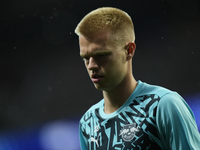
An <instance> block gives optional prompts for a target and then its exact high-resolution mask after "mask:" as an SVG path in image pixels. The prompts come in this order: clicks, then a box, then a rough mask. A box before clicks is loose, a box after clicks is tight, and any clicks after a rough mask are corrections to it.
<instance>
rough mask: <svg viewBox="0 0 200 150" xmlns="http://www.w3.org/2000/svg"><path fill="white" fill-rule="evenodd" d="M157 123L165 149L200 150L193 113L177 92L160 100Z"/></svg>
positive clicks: (199, 137) (199, 138) (199, 135)
mask: <svg viewBox="0 0 200 150" xmlns="http://www.w3.org/2000/svg"><path fill="white" fill-rule="evenodd" d="M156 123H157V126H158V134H159V135H160V138H161V141H162V143H163V146H164V147H165V149H170V150H183V149H185V150H186V149H187V150H200V134H199V131H198V128H197V125H196V122H195V118H194V115H193V112H192V110H191V109H190V107H189V106H188V104H187V103H186V102H185V100H184V99H183V98H182V97H181V96H180V95H178V94H177V93H176V92H172V93H168V94H166V95H165V96H163V97H162V98H161V99H160V101H159V104H158V107H157V116H156Z"/></svg>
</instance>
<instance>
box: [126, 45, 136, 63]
mask: <svg viewBox="0 0 200 150" xmlns="http://www.w3.org/2000/svg"><path fill="white" fill-rule="evenodd" d="M135 48H136V45H135V43H134V42H129V43H128V44H126V51H127V52H126V54H127V58H126V60H130V59H131V58H132V57H133V55H134V53H135Z"/></svg>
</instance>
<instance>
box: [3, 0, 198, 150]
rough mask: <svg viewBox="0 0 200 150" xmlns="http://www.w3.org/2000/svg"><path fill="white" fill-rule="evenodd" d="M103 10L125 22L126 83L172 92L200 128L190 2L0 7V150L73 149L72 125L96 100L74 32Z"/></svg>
mask: <svg viewBox="0 0 200 150" xmlns="http://www.w3.org/2000/svg"><path fill="white" fill-rule="evenodd" d="M103 6H111V7H117V8H120V9H122V10H124V11H126V12H127V13H128V14H129V15H130V16H131V17H132V20H133V22H134V25H135V33H136V45H137V48H136V54H135V56H134V58H133V73H134V77H135V78H136V79H137V80H142V81H144V82H147V83H150V84H156V85H161V86H163V87H166V88H169V89H171V90H174V91H177V92H178V93H179V94H181V95H182V96H183V97H184V98H185V100H186V101H187V103H188V104H189V105H190V107H191V108H192V110H193V112H194V114H195V117H196V121H197V123H198V126H200V117H199V115H198V114H200V109H199V108H200V78H199V77H200V69H199V66H200V52H199V51H200V41H199V39H200V2H199V1H198V0H151V1H150V0H142V1H139V0H40V1H39V0H36V1H31V0H7V1H6V0H2V1H1V2H0V149H3V150H4V149H5V150H18V149H19V150H29V149H30V150H31V149H32V150H64V149H66V147H67V149H69V150H79V141H78V121H79V119H80V117H81V116H82V115H83V113H84V112H85V111H86V110H87V109H88V108H89V107H90V106H91V105H93V104H94V103H96V102H98V101H99V100H101V99H102V93H101V91H97V90H96V89H95V88H94V86H93V84H92V82H91V81H90V79H89V77H88V74H87V72H86V69H85V67H84V64H83V62H82V59H81V58H80V57H79V45H78V37H77V36H76V35H75V33H74V29H75V27H76V25H77V24H78V22H79V21H80V20H81V19H82V18H83V17H84V16H85V15H86V14H87V13H88V12H90V11H92V10H94V9H96V8H99V7H103ZM199 129H200V128H199Z"/></svg>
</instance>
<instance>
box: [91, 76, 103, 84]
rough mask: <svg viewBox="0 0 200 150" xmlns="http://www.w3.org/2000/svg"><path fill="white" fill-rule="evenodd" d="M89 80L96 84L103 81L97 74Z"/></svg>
mask: <svg viewBox="0 0 200 150" xmlns="http://www.w3.org/2000/svg"><path fill="white" fill-rule="evenodd" d="M91 79H92V82H94V83H97V82H100V81H101V80H102V79H103V76H102V75H98V74H93V75H92V77H91Z"/></svg>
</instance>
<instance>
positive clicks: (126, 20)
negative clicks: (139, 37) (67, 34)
mask: <svg viewBox="0 0 200 150" xmlns="http://www.w3.org/2000/svg"><path fill="white" fill-rule="evenodd" d="M101 31H109V33H110V34H109V35H110V36H111V37H112V40H114V42H117V43H118V44H119V43H120V44H122V43H123V44H124V43H125V42H134V41H135V32H134V25H133V22H132V19H131V17H130V16H129V15H128V14H127V13H126V12H124V11H122V10H120V9H117V8H112V7H102V8H98V9H96V10H93V11H92V12H90V13H88V14H87V15H86V16H85V17H84V18H83V19H82V20H81V21H80V23H79V24H78V25H77V27H76V29H75V33H76V34H77V35H78V36H80V35H83V36H85V37H87V38H93V37H95V35H97V34H98V33H99V32H101Z"/></svg>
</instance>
